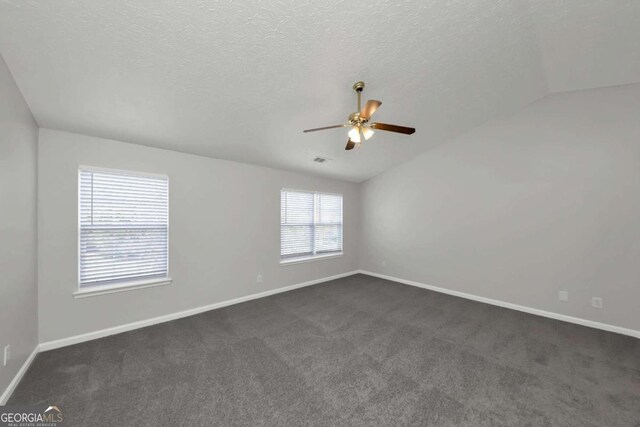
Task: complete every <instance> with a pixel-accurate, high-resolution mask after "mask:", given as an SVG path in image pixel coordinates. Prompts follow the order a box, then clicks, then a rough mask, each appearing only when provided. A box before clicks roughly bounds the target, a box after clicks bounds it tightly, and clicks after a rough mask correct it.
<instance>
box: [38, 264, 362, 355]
mask: <svg viewBox="0 0 640 427" xmlns="http://www.w3.org/2000/svg"><path fill="white" fill-rule="evenodd" d="M357 273H358V271H349V272H347V273H341V274H336V275H335V276H329V277H323V278H321V279H315V280H310V281H308V282H303V283H298V284H295V285H291V286H285V287H282V288H278V289H272V290H269V291H265V292H260V293H257V294H252V295H247V296H244V297H240V298H235V299H231V300H227V301H222V302H217V303H214V304H209V305H203V306H201V307H196V308H191V309H188V310H184V311H179V312H176V313H171V314H166V315H164V316H159V317H153V318H151V319H145V320H140V321H138V322H132V323H126V324H124V325H119V326H114V327H112V328H106V329H100V330H98V331H93V332H87V333H85V334H80V335H74V336H71V337H67V338H62V339H59V340H54V341H48V342H44V343H40V351H47V350H53V349H56V348H60V347H66V346H68V345H73V344H78V343H81V342H85V341H91V340H95V339H98V338H102V337H106V336H109V335H115V334H119V333H122V332H127V331H132V330H134V329H139V328H144V327H145V326H151V325H156V324H158V323H163V322H168V321H170V320H175V319H180V318H182V317H188V316H193V315H194V314H199V313H203V312H205V311H209V310H215V309H216V308H222V307H227V306H230V305H234V304H239V303H241V302H245V301H250V300H254V299H258V298H264V297H268V296H270V295H275V294H279V293H281V292H287V291H291V290H294V289H298V288H303V287H305V286H311V285H316V284H318V283H322V282H328V281H330V280H335V279H340V278H343V277H347V276H351V275H354V274H357Z"/></svg>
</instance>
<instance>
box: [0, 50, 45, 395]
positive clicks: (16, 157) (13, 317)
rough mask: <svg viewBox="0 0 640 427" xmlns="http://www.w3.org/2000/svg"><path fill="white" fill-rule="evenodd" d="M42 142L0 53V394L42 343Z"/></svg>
mask: <svg viewBox="0 0 640 427" xmlns="http://www.w3.org/2000/svg"><path fill="white" fill-rule="evenodd" d="M37 142H38V127H37V125H36V122H35V121H34V119H33V117H32V116H31V112H30V111H29V108H28V107H27V104H26V103H25V101H24V99H23V98H22V95H21V94H20V91H19V90H18V87H17V86H16V84H15V82H14V81H13V78H12V76H11V74H10V73H9V69H8V68H7V66H6V65H5V63H4V60H3V59H2V57H0V394H1V393H2V392H4V390H5V388H6V387H7V386H8V385H9V383H10V382H11V380H12V379H13V377H14V376H15V375H16V373H17V372H18V370H19V369H20V367H21V366H22V364H23V363H24V362H25V360H26V359H27V357H28V356H29V354H31V352H32V351H33V349H34V348H35V346H36V345H37V343H38V333H37V313H38V309H37V296H36V290H37V284H36V282H37V276H36V271H37V270H36V252H37V251H36V241H37V240H36V239H37V237H36V171H37V164H36V160H37V154H36V150H37ZM8 344H9V345H11V353H12V355H11V360H10V361H9V364H8V365H7V366H4V367H3V366H2V351H3V349H4V347H5V346H6V345H8Z"/></svg>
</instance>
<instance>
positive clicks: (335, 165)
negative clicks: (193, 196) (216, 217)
mask: <svg viewBox="0 0 640 427" xmlns="http://www.w3.org/2000/svg"><path fill="white" fill-rule="evenodd" d="M639 19H640V2H638V1H636V0H615V1H614V0H565V1H551V0H546V1H535V0H531V3H529V1H527V0H500V1H499V0H475V1H473V2H469V1H464V0H460V1H448V2H444V1H436V0H429V1H418V0H416V1H405V2H389V1H386V0H370V1H366V2H364V1H349V2H347V1H339V0H331V1H323V2H318V1H294V0H289V1H285V0H279V1H275V0H273V1H269V2H267V1H235V2H227V1H212V0H164V1H159V0H153V1H151V0H137V1H135V2H133V1H124V0H111V1H104V0H84V1H81V0H58V1H50V0H30V1H24V0H0V53H1V54H2V55H3V56H4V58H5V60H6V62H7V64H8V65H9V68H10V69H11V71H12V73H13V75H14V77H15V79H16V81H17V83H18V85H19V87H20V89H21V90H22V92H23V95H24V96H25V98H26V100H27V102H28V104H29V106H30V107H31V109H32V112H33V114H34V116H35V118H36V120H37V121H38V123H39V125H40V126H42V127H49V128H55V129H61V130H68V131H72V132H79V133H84V134H88V135H94V136H100V137H106V138H112V139H119V140H123V141H128V142H134V143H140V144H144V145H149V146H156V147H162V148H169V149H173V150H177V151H183V152H189V153H194V154H201V155H205V156H211V157H216V158H223V159H231V160H237V161H242V162H248V163H255V164H261V165H266V166H272V167H277V168H282V169H289V170H296V171H302V172H307V173H314V174H319V175H326V176H332V177H336V178H339V179H345V180H350V181H362V180H365V179H367V178H369V177H372V176H374V175H376V174H378V173H380V172H382V171H384V170H386V169H389V168H391V167H393V166H395V165H397V164H399V163H401V162H403V161H405V160H407V159H409V158H411V157H413V156H415V155H416V154H417V153H420V152H423V151H425V150H428V149H429V148H430V147H433V146H435V145H437V144H441V143H443V142H445V141H446V140H448V139H449V138H451V137H452V136H454V135H458V134H460V133H463V132H465V131H468V130H469V129H471V128H473V127H475V126H477V125H479V124H481V123H484V122H486V121H487V120H490V119H493V118H495V117H497V116H500V115H503V114H505V113H508V112H509V111H512V110H513V109H516V108H520V107H522V106H523V105H525V104H528V103H530V102H531V101H534V100H536V99H538V98H540V97H542V96H544V95H546V94H547V93H548V92H549V88H550V89H551V91H563V90H572V89H580V88H588V87H596V86H602V85H613V84H623V83H630V82H637V81H640V49H638V40H640V21H639ZM357 80H364V81H365V82H366V84H367V88H366V89H365V94H364V95H365V96H364V98H365V99H367V98H375V99H379V100H381V101H382V102H383V106H382V107H381V108H380V110H379V111H378V112H377V113H376V116H375V119H376V120H378V121H382V122H387V123H395V124H399V125H408V126H414V127H416V128H417V132H416V134H414V135H413V136H404V135H396V134H391V133H384V132H381V131H379V132H376V135H375V136H374V138H373V139H372V140H370V141H369V142H368V143H367V144H366V145H365V146H364V147H363V148H362V149H360V150H353V151H350V152H346V151H344V145H345V144H346V140H347V137H346V131H345V130H344V129H334V130H327V131H325V132H318V133H314V134H302V130H303V129H305V128H310V127H319V126H325V125H331V124H337V123H340V122H343V121H345V120H346V118H347V116H348V114H349V113H350V112H352V111H354V109H355V95H354V93H353V92H352V91H351V85H352V84H353V83H354V82H355V81H357ZM316 156H323V157H329V158H330V159H332V160H331V161H330V162H327V163H323V164H318V163H314V162H313V161H312V159H313V158H314V157H316Z"/></svg>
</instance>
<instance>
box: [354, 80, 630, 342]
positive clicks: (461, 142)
mask: <svg viewBox="0 0 640 427" xmlns="http://www.w3.org/2000/svg"><path fill="white" fill-rule="evenodd" d="M423 126H428V121H427V123H425V124H424V125H423ZM414 138H420V126H418V131H417V133H416V134H415V136H414ZM361 198H362V204H361V211H362V223H361V227H362V228H361V230H360V235H361V242H360V248H361V258H360V266H361V268H363V269H365V270H369V271H373V272H377V273H381V274H387V275H391V276H395V277H399V278H403V279H407V280H413V281H417V282H421V283H425V284H429V285H433V286H439V287H443V288H448V289H451V290H456V291H461V292H466V293H469V294H473V295H477V296H482V297H488V298H493V299H497V300H501V301H506V302H511V303H515V304H520V305H524V306H528V307H533V308H538V309H543V310H547V311H552V312H556V313H560V314H566V315H570V316H576V317H580V318H584V319H589V320H593V321H598V322H604V323H608V324H611V325H616V326H622V327H626V328H631V329H635V330H640V310H639V309H638V301H640V267H638V265H639V264H638V261H639V260H640V85H628V86H619V87H611V88H603V89H597V90H588V91H580V92H573V93H566V94H559V95H554V96H550V97H547V98H544V99H542V100H540V101H538V102H536V103H534V104H532V105H530V106H529V107H527V108H526V109H524V110H523V111H521V112H519V113H518V114H515V115H513V116H512V117H509V118H506V119H504V120H501V121H497V122H493V123H491V124H489V125H485V126H482V127H480V128H478V129H476V130H474V131H472V132H470V133H468V134H465V135H463V136H460V137H458V138H456V139H455V140H454V141H452V142H450V143H447V144H445V145H443V146H440V147H439V148H436V149H433V150H431V151H428V152H426V153H424V154H422V155H420V156H419V157H417V158H416V159H414V160H412V161H410V162H408V163H405V164H403V165H401V166H399V167H397V168H395V169H392V170H390V171H387V172H386V173H384V174H382V175H379V176H377V177H375V178H373V179H371V180H369V181H367V182H366V183H364V184H363V185H362V188H361ZM383 262H386V267H384V266H383ZM559 290H568V291H569V292H570V301H569V302H564V303H563V302H559V301H558V291H559ZM592 296H599V297H602V298H604V308H603V309H595V308H592V307H591V297H592Z"/></svg>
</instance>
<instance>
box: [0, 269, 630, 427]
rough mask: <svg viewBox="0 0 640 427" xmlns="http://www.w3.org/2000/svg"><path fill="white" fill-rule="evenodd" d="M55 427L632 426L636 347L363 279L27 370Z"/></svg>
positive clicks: (86, 347)
mask: <svg viewBox="0 0 640 427" xmlns="http://www.w3.org/2000/svg"><path fill="white" fill-rule="evenodd" d="M35 403H42V404H50V405H53V404H57V405H58V406H59V407H60V408H61V409H62V411H63V414H64V417H65V424H64V425H65V426H107V425H109V426H134V425H135V426H147V425H148V426H160V425H163V426H178V425H185V426H186V425H189V426H197V425H202V426H210V425H246V426H255V425H275V426H284V425H294V426H301V425H322V426H326V425H344V426H348V425H367V426H371V425H384V426H389V425H434V426H445V425H452V426H462V425H466V426H499V425H506V426H524V425H532V426H547V425H553V426H580V427H585V426H599V427H600V426H638V425H640V340H637V339H634V338H630V337H625V336H622V335H617V334H613V333H608V332H602V331H599V330H595V329H589V328H585V327H581V326H576V325H572V324H568V323H563V322H559V321H555V320H550V319H546V318H542V317H537V316H532V315H528V314H524V313H520V312H517V311H512V310H507V309H503V308H499V307H494V306H490V305H486V304H481V303H477V302H472V301H468V300H465V299H461V298H456V297H452V296H448V295H443V294H438V293H435V292H430V291H426V290H422V289H418V288H414V287H410V286H406V285H402V284H398V283H393V282H389V281H385V280H381V279H376V278H372V277H369V276H364V275H356V276H351V277H347V278H344V279H340V280H336V281H333V282H328V283H323V284H320V285H316V286H312V287H308V288H303V289H298V290H295V291H291V292H287V293H283V294H279V295H275V296H272V297H269V298H263V299H260V300H255V301H250V302H246V303H243V304H238V305H235V306H231V307H227V308H223V309H219V310H214V311H210V312H208V313H204V314H200V315H197V316H193V317H189V318H185V319H181V320H176V321H172V322H168V323H163V324H160V325H156V326H151V327H148V328H144V329H139V330H136V331H132V332H128V333H123V334H120V335H115V336H111V337H107V338H102V339H99V340H95V341H91V342H87V343H82V344H78V345H74V346H70V347H65V348H61V349H58V350H53V351H48V352H44V353H41V354H39V355H38V356H37V358H36V360H35V361H34V363H33V364H32V366H31V368H30V369H29V371H28V373H27V374H26V376H25V377H24V379H23V380H22V382H21V383H20V385H19V386H18V388H17V389H16V391H15V392H14V394H13V396H12V398H11V400H10V402H9V404H11V405H18V404H35Z"/></svg>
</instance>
